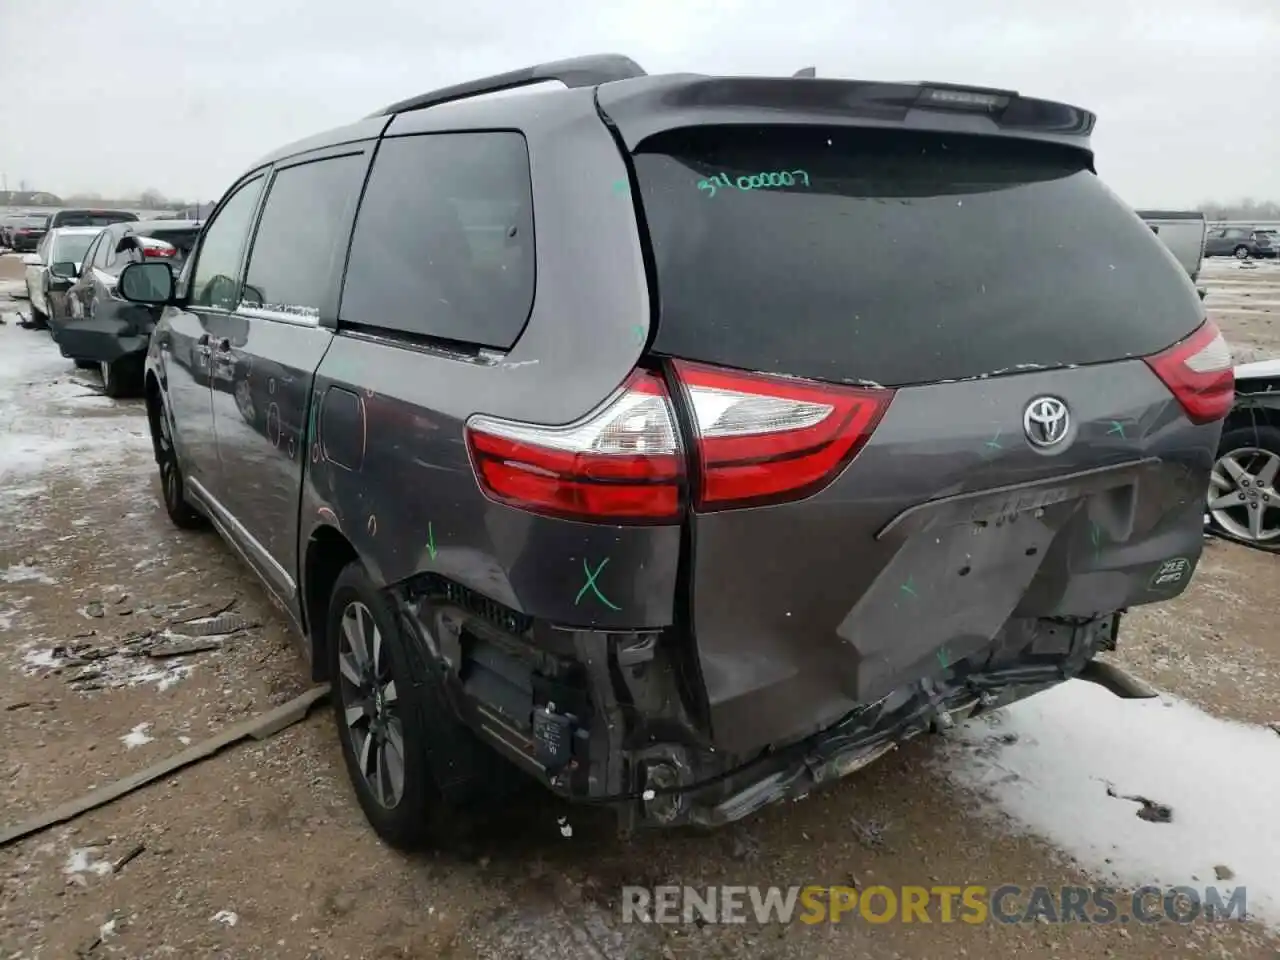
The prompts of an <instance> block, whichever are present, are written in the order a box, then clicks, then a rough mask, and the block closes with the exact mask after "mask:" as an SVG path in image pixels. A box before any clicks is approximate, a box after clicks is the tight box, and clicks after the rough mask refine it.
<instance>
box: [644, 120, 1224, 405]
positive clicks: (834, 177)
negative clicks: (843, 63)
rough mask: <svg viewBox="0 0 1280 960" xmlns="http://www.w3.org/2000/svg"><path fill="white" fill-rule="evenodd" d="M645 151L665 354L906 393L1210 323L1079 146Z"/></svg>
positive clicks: (875, 142)
mask: <svg viewBox="0 0 1280 960" xmlns="http://www.w3.org/2000/svg"><path fill="white" fill-rule="evenodd" d="M635 163H636V172H637V175H638V178H639V182H640V189H641V196H642V202H643V205H644V212H645V215H646V219H647V221H648V227H649V231H650V239H651V242H652V246H653V252H654V258H655V261H656V269H657V286H658V293H659V298H660V304H661V315H660V319H659V324H658V333H657V337H656V339H655V341H654V347H655V349H656V350H657V351H659V352H662V353H666V354H670V355H674V356H679V357H687V358H691V359H699V360H706V361H709V362H712V363H719V364H724V365H727V366H732V367H740V368H745V369H753V370H760V371H765V372H773V373H785V374H791V375H794V376H803V377H811V378H814V379H823V380H832V381H851V382H859V381H869V382H874V383H880V384H884V385H905V384H912V383H922V382H931V381H937V380H947V379H956V378H963V377H977V376H982V375H984V374H994V373H1004V372H1013V371H1016V370H1018V369H1029V368H1034V367H1057V366H1063V365H1067V364H1081V363H1093V362H1098V361H1104V360H1111V359H1115V358H1119V357H1126V356H1132V355H1140V354H1148V353H1151V352H1154V351H1156V350H1159V349H1161V348H1163V347H1166V346H1168V345H1169V344H1171V343H1174V342H1175V341H1177V340H1179V339H1181V338H1182V337H1184V336H1186V335H1187V334H1188V333H1190V332H1191V331H1192V330H1193V329H1194V328H1195V327H1196V326H1197V325H1198V324H1199V323H1200V321H1201V319H1202V318H1203V311H1202V308H1201V307H1200V304H1199V302H1198V298H1197V297H1196V294H1195V290H1194V287H1192V286H1191V284H1190V283H1189V281H1188V279H1187V276H1186V273H1185V271H1183V270H1181V269H1180V268H1179V267H1178V266H1177V264H1176V263H1174V261H1173V260H1172V259H1171V258H1170V257H1169V256H1168V254H1167V253H1166V251H1165V250H1164V248H1163V246H1162V245H1161V243H1160V241H1159V240H1158V239H1157V238H1156V237H1155V236H1154V235H1153V234H1152V232H1151V231H1150V230H1149V229H1148V228H1147V227H1146V225H1145V224H1144V223H1143V222H1142V221H1141V220H1140V219H1138V218H1137V217H1135V216H1134V215H1133V213H1132V212H1131V211H1130V210H1129V209H1128V208H1127V207H1126V206H1125V205H1124V204H1122V203H1121V202H1120V201H1118V200H1117V199H1116V198H1115V197H1114V195H1112V194H1111V193H1110V191H1108V190H1107V189H1106V188H1105V187H1104V186H1103V185H1102V183H1101V182H1100V181H1099V180H1098V178H1097V177H1096V176H1095V175H1094V174H1093V173H1092V172H1091V171H1090V170H1089V169H1088V160H1087V158H1085V157H1084V156H1082V155H1081V154H1080V153H1078V152H1076V151H1072V150H1069V149H1066V148H1058V147H1054V146H1050V145H1043V144H1022V143H1019V142H1016V141H1010V140H1005V139H999V140H997V139H994V138H991V139H984V138H977V137H965V136H960V135H956V136H945V137H944V136H940V135H938V134H924V133H916V132H905V131H877V130H869V129H861V130H849V129H820V128H809V127H804V128H797V127H787V128H777V127H773V128H770V127H763V128H744V127H734V128H711V127H700V128H692V129H688V130H680V131H675V132H673V133H671V134H664V135H661V136H659V137H657V138H653V139H651V140H650V141H647V142H646V143H645V144H642V145H641V147H640V150H639V152H638V154H637V156H636V158H635Z"/></svg>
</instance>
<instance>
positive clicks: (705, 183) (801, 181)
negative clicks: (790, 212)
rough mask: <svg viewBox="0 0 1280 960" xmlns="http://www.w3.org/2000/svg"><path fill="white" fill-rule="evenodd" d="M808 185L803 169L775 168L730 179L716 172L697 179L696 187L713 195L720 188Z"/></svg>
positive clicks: (746, 188) (752, 188) (767, 187)
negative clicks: (704, 178)
mask: <svg viewBox="0 0 1280 960" xmlns="http://www.w3.org/2000/svg"><path fill="white" fill-rule="evenodd" d="M796 186H803V187H807V186H809V174H808V172H807V171H805V170H777V171H774V172H772V173H753V174H751V175H749V176H741V177H738V179H737V180H730V179H729V177H728V175H727V174H724V173H717V174H716V175H715V176H712V177H708V178H707V179H706V180H699V181H698V189H699V190H705V191H706V192H707V196H709V197H714V196H715V195H716V194H717V193H718V192H719V191H720V190H721V189H725V190H730V189H738V190H768V189H772V188H775V187H796Z"/></svg>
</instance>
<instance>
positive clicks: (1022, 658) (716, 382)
mask: <svg viewBox="0 0 1280 960" xmlns="http://www.w3.org/2000/svg"><path fill="white" fill-rule="evenodd" d="M557 80H558V81H560V85H559V86H557V87H556V89H552V90H538V91H527V92H526V93H525V95H522V96H517V97H510V96H507V97H486V96H484V94H487V93H491V92H496V91H500V90H507V89H510V88H514V87H519V86H527V85H530V84H535V83H538V82H541V81H557ZM1093 125H1094V117H1093V115H1092V114H1090V113H1089V112H1087V111H1085V110H1082V109H1079V108H1077V107H1072V106H1067V105H1064V104H1059V103H1051V102H1048V101H1044V100H1037V99H1032V98H1029V97H1024V96H1020V95H1019V94H1016V93H1013V92H1010V91H1003V90H990V89H978V88H970V87H961V86H955V85H949V84H931V83H921V84H915V83H910V84H908V83H879V82H862V81H852V80H838V79H816V78H811V77H790V78H775V77H711V76H700V75H695V74H678V75H667V76H646V75H645V74H644V72H643V71H642V70H641V69H640V68H639V67H638V66H636V65H635V64H634V63H633V62H632V61H630V60H628V59H626V58H624V57H616V56H602V57H586V58H581V59H579V60H574V61H568V62H560V63H553V64H546V65H543V66H539V67H534V68H530V69H526V70H521V71H516V72H513V73H510V74H506V75H502V76H498V77H490V78H486V79H483V80H479V81H475V82H473V83H467V84H462V85H459V86H456V87H451V88H448V89H445V90H438V91H434V92H432V93H428V94H425V95H422V96H420V97H416V98H414V99H411V100H406V101H404V102H402V103H398V104H395V105H393V106H391V107H389V108H387V109H385V110H382V111H379V112H378V113H377V114H375V115H373V116H371V117H369V118H366V119H365V120H363V121H360V122H358V123H355V124H353V125H351V126H348V127H345V128H342V129H339V130H334V131H331V132H329V133H326V134H322V135H320V136H317V137H315V138H313V139H310V140H306V141H303V142H301V143H297V144H294V145H292V146H289V147H286V148H284V149H282V150H280V151H278V152H277V153H275V154H272V155H271V156H268V157H265V158H264V159H262V160H261V161H259V162H258V163H256V164H254V165H253V166H252V167H251V168H250V169H249V170H247V171H246V173H245V174H244V176H243V177H242V178H241V179H240V180H239V181H238V182H237V183H236V184H235V185H234V186H233V187H232V188H231V190H230V191H229V192H228V193H227V194H226V195H225V196H224V197H223V199H222V200H221V202H220V203H219V205H218V207H217V210H216V212H215V213H214V214H213V216H212V217H211V218H210V219H209V221H208V223H207V225H206V227H205V228H204V231H203V234H202V236H201V238H200V241H199V245H198V246H197V247H196V249H195V251H194V253H193V254H192V255H191V256H190V258H189V259H188V260H187V262H186V264H185V266H184V267H183V269H182V273H181V276H179V277H176V278H175V277H174V276H173V274H172V271H171V270H170V269H169V267H168V266H167V265H165V264H162V263H146V264H138V265H133V266H130V267H127V268H126V270H125V271H124V273H123V274H122V275H121V278H120V291H121V294H122V295H123V296H125V297H128V298H131V299H133V300H136V301H138V302H144V303H153V304H154V303H160V304H163V305H164V306H165V309H164V312H163V316H162V318H161V320H160V322H159V324H158V326H157V327H156V331H155V334H154V336H153V337H152V339H151V346H150V352H149V356H148V362H147V370H146V393H147V401H148V409H149V411H150V417H151V424H152V430H153V434H154V438H155V451H156V458H157V461H158V463H159V467H160V475H161V478H162V487H163V495H164V502H165V505H166V508H167V510H168V512H169V514H170V516H171V517H172V518H173V520H174V521H175V522H177V523H178V524H180V525H182V526H194V525H197V524H201V523H204V522H212V524H213V525H214V526H215V527H216V528H217V529H218V530H219V531H220V532H221V534H222V535H223V536H224V537H225V538H226V539H227V540H228V541H229V542H230V543H231V544H232V545H233V546H234V547H235V548H236V550H237V551H238V552H239V553H240V554H242V555H243V557H244V558H245V560H246V561H247V562H248V563H249V564H250V565H251V566H252V567H253V568H254V569H255V570H256V571H257V573H258V574H259V575H260V577H261V578H262V580H263V582H264V583H265V584H266V586H267V588H268V589H269V590H270V591H271V593H272V594H273V595H274V596H275V597H276V598H277V599H278V600H279V601H280V603H281V604H282V605H283V606H284V607H285V608H286V609H287V610H288V611H289V614H290V616H291V617H292V618H293V620H294V621H295V623H296V625H297V627H298V629H299V631H300V634H301V635H302V636H305V637H306V639H307V649H308V650H309V652H310V654H311V662H312V670H313V673H314V676H315V678H316V679H317V680H328V681H331V682H332V684H333V706H334V712H335V716H336V720H337V726H338V729H339V731H340V735H341V738H342V743H343V749H344V752H345V756H346V762H347V765H348V767H349V769H350V772H351V775H352V780H353V782H354V784H355V790H356V792H357V795H358V797H359V800H360V803H361V805H362V807H363V809H364V811H365V813H366V814H367V815H368V817H369V819H370V821H371V822H372V824H373V826H374V827H375V828H376V830H377V831H378V833H379V834H381V835H382V836H383V837H384V838H386V839H387V840H388V841H389V842H391V843H393V844H396V845H400V846H409V845H413V844H416V843H420V842H423V841H424V840H428V839H429V838H430V837H431V836H432V831H433V828H434V827H436V826H437V825H439V824H440V823H441V822H442V814H443V813H444V812H445V811H447V810H449V809H451V808H456V807H457V806H459V805H467V804H469V803H472V802H475V801H476V800H478V799H483V798H484V797H486V796H494V795H496V794H497V791H498V784H499V782H501V781H502V779H503V775H504V774H505V773H507V772H508V771H510V770H513V769H518V770H520V771H523V772H524V773H525V774H527V775H528V776H530V777H533V778H536V779H537V780H539V781H541V782H542V783H544V784H545V785H547V786H548V787H549V788H551V789H552V790H554V791H556V792H557V793H559V794H561V795H562V796H564V797H567V798H571V799H575V800H585V801H590V802H593V803H608V804H612V805H614V806H616V807H617V809H618V810H619V811H620V817H621V820H622V823H623V825H624V827H626V828H634V827H637V826H640V825H644V824H667V825H670V824H687V823H695V824H701V825H715V824H721V823H726V822H729V821H732V820H735V819H737V818H740V817H743V816H745V815H747V814H749V813H750V812H752V811H754V810H756V809H757V808H759V807H760V806H762V805H763V804H765V803H768V802H770V801H775V800H778V799H781V798H786V797H794V796H798V795H800V794H802V793H804V792H805V791H807V790H809V789H811V788H812V787H813V786H815V785H817V784H821V783H823V782H825V781H829V780H832V779H834V778H836V777H839V776H842V775H844V774H846V773H848V772H850V771H852V770H855V769H857V768H859V767H861V766H863V765H864V764H866V763H868V762H870V761H871V760H873V759H874V758H875V757H877V756H879V755H880V754H882V753H883V752H884V751H886V750H888V749H890V748H891V747H892V746H893V745H894V744H895V743H897V742H899V741H901V740H903V739H904V738H907V737H910V736H913V735H915V734H917V733H921V732H925V731H929V730H932V729H937V728H940V727H945V726H948V725H949V724H950V723H952V722H953V720H954V718H956V717H963V716H967V715H970V714H973V713H974V712H975V711H984V710H991V709H993V708H996V707H999V706H1000V705H1002V704H1005V703H1008V702H1010V701H1012V700H1016V699H1019V698H1022V697H1026V696H1028V695H1030V694H1033V693H1035V692H1036V691H1039V690H1043V689H1045V688H1047V687H1050V686H1052V685H1054V684H1057V683H1061V682H1063V681H1064V680H1067V679H1070V678H1075V677H1082V678H1085V679H1091V680H1094V681H1097V682H1099V683H1102V684H1104V685H1106V686H1108V687H1109V688H1110V689H1112V690H1113V691H1115V692H1117V693H1118V694H1121V695H1128V694H1132V693H1133V690H1134V686H1133V685H1132V684H1130V683H1126V682H1124V681H1125V678H1124V676H1123V675H1118V673H1117V671H1116V670H1115V669H1114V668H1111V667H1105V666H1103V665H1102V664H1101V663H1100V662H1096V661H1095V659H1094V658H1095V657H1096V656H1097V655H1098V654H1099V653H1100V652H1102V651H1106V650H1110V649H1113V648H1114V647H1115V645H1116V643H1117V636H1118V632H1119V625H1120V620H1121V617H1122V615H1123V613H1124V611H1125V610H1127V609H1128V608H1130V607H1133V606H1135V605H1138V604H1145V603H1153V602H1159V601H1163V600H1167V599H1169V598H1171V597H1174V596H1177V595H1178V594H1179V593H1181V592H1182V591H1183V590H1184V589H1185V588H1186V586H1187V584H1188V582H1189V581H1190V579H1191V576H1192V574H1193V571H1194V569H1195V566H1196V563H1197V561H1198V559H1199V557H1200V551H1201V539H1202V534H1201V528H1202V516H1203V501H1204V491H1205V489H1206V487H1207V484H1208V477H1209V470H1210V465H1211V463H1212V460H1213V455H1214V449H1215V446H1216V444H1217V440H1218V435H1219V432H1220V430H1221V420H1222V418H1223V417H1224V415H1225V414H1226V413H1227V411H1228V410H1229V408H1230V405H1231V400H1232V395H1233V380H1232V366H1231V357H1230V354H1229V351H1228V349H1227V345H1226V343H1225V342H1224V340H1223V338H1222V336H1221V334H1220V333H1219V331H1218V330H1217V328H1216V327H1215V326H1214V325H1213V324H1212V322H1210V321H1209V320H1207V319H1206V317H1205V312H1204V305H1203V304H1202V302H1201V301H1200V299H1199V297H1198V296H1197V294H1196V291H1195V288H1194V287H1193V286H1192V284H1191V282H1190V280H1189V279H1188V277H1187V275H1186V273H1185V272H1184V271H1182V270H1181V269H1180V268H1179V267H1178V265H1177V264H1176V263H1175V262H1174V261H1173V259H1172V258H1171V257H1170V256H1169V255H1168V254H1167V252H1166V251H1165V250H1164V249H1163V248H1162V247H1161V245H1160V241H1159V240H1158V239H1157V238H1156V237H1155V236H1154V235H1153V234H1152V233H1151V231H1150V230H1149V229H1147V227H1146V226H1145V225H1144V224H1143V222H1142V221H1141V220H1140V219H1139V218H1138V217H1137V216H1136V215H1135V214H1134V213H1133V212H1132V211H1131V210H1130V209H1129V208H1128V207H1127V206H1126V205H1125V204H1124V203H1122V202H1121V201H1120V200H1118V199H1117V198H1116V197H1115V196H1114V195H1113V194H1112V193H1111V192H1110V191H1109V190H1108V189H1107V188H1106V187H1105V186H1103V184H1102V183H1101V182H1100V181H1099V179H1098V177H1097V176H1096V175H1095V172H1094V159H1093V153H1092V152H1091V149H1090V142H1089V136H1090V132H1091V130H1092V128H1093Z"/></svg>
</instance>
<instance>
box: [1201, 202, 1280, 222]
mask: <svg viewBox="0 0 1280 960" xmlns="http://www.w3.org/2000/svg"><path fill="white" fill-rule="evenodd" d="M1199 209H1200V212H1201V213H1203V214H1204V215H1205V217H1206V218H1207V219H1209V220H1263V221H1265V220H1280V202H1278V201H1275V200H1254V199H1253V198H1252V197H1246V198H1245V199H1243V200H1236V201H1234V202H1232V203H1220V202H1218V201H1216V200H1206V201H1204V202H1203V203H1201V204H1200V208H1199Z"/></svg>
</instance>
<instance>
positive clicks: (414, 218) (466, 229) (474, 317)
mask: <svg viewBox="0 0 1280 960" xmlns="http://www.w3.org/2000/svg"><path fill="white" fill-rule="evenodd" d="M584 282H585V281H584ZM533 292H534V244H533V196H532V188H531V186H530V182H529V153H528V148H527V147H526V146H525V142H524V137H522V136H521V135H520V134H518V133H508V132H495V133H451V134H429V135H425V136H412V137H396V138H392V139H389V140H384V141H383V142H382V144H381V145H380V146H379V148H378V153H377V157H376V159H375V160H374V163H373V170H372V172H371V173H370V175H369V184H368V186H367V187H366V188H365V195H364V200H363V202H362V203H361V205H360V213H359V215H358V216H357V218H356V227H355V233H354V235H353V237H352V240H351V257H350V260H349V262H348V264H347V280H346V287H345V289H344V291H343V295H342V313H341V320H342V322H343V323H348V324H357V325H361V326H376V327H383V328H386V329H391V330H398V331H402V332H405V333H411V334H418V335H421V336H429V337H438V338H442V339H446V340H454V341H462V342H465V343H472V344H478V345H480V346H486V347H494V348H497V349H506V348H508V347H510V346H511V345H512V344H514V343H515V342H516V339H517V338H518V337H519V336H520V331H521V330H523V329H524V325H525V321H526V320H527V319H528V317H529V311H530V309H532V306H533Z"/></svg>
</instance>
